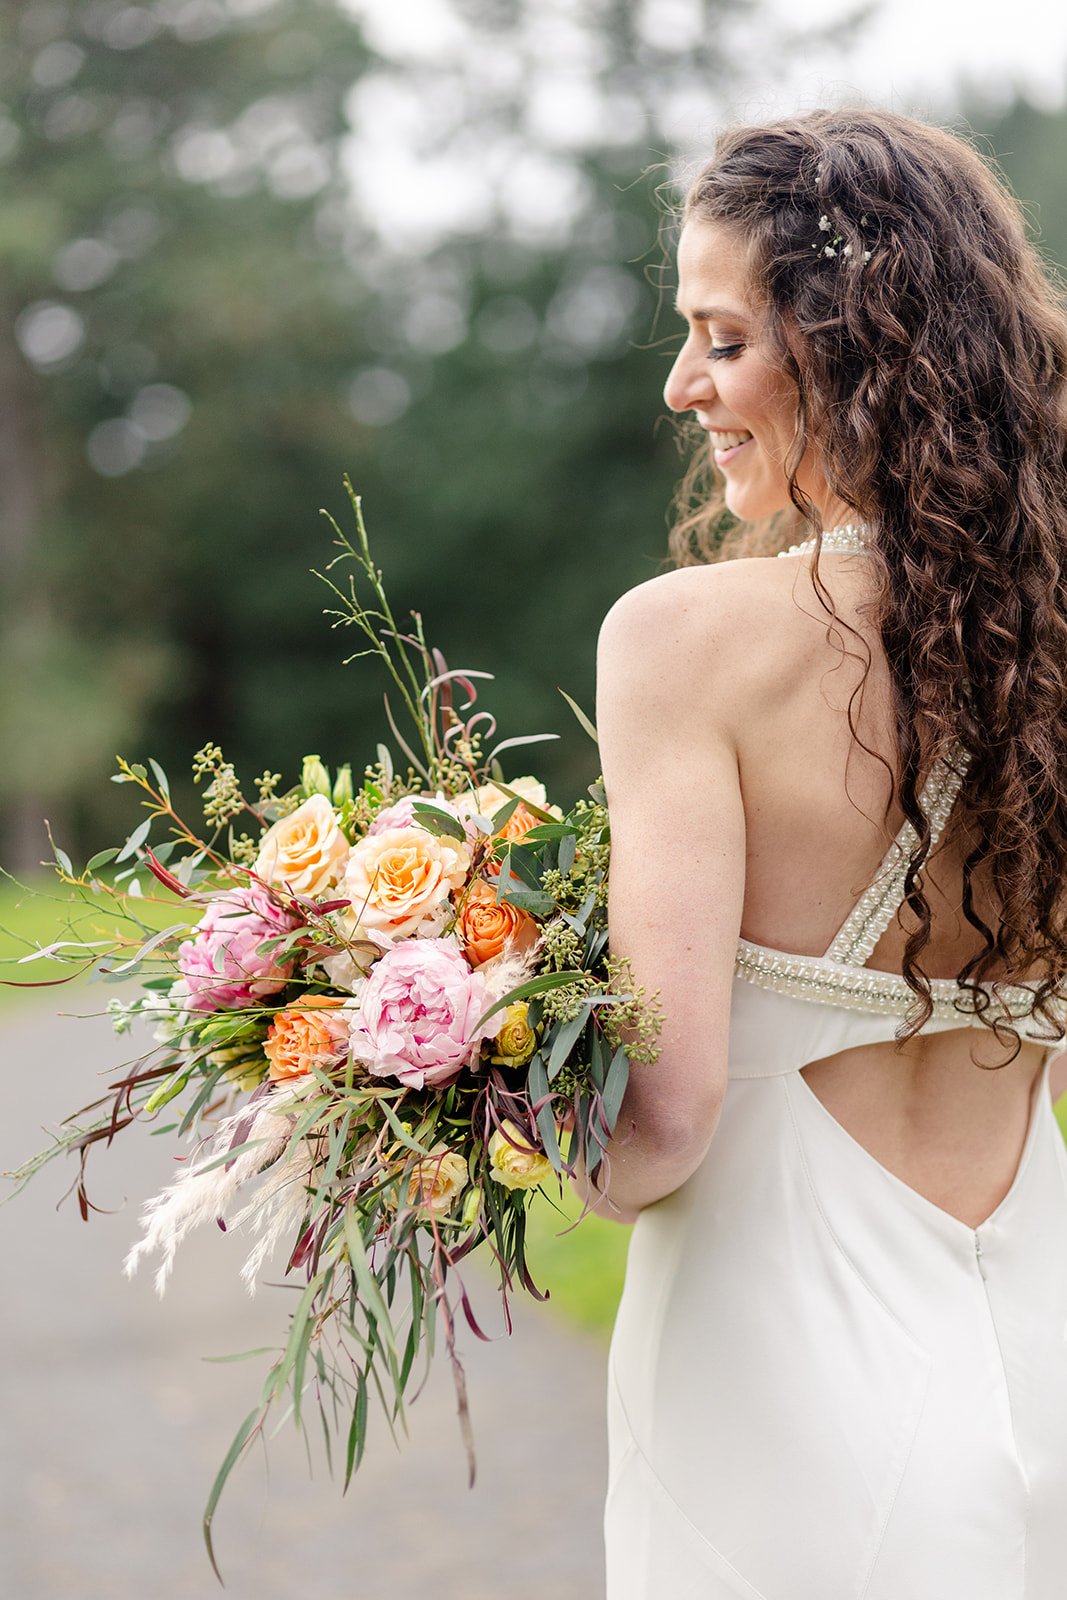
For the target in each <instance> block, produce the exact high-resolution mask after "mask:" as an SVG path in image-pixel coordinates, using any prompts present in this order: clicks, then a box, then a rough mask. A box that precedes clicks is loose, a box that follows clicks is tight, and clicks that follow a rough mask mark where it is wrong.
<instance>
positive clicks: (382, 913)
mask: <svg viewBox="0 0 1067 1600" xmlns="http://www.w3.org/2000/svg"><path fill="white" fill-rule="evenodd" d="M469 868H470V851H469V850H468V848H467V846H466V845H465V844H461V843H460V841H459V840H458V839H449V838H444V837H442V838H438V837H437V835H435V834H432V833H427V832H426V830H425V828H419V827H406V828H387V829H386V830H385V832H384V833H378V834H374V835H368V836H367V837H366V838H365V839H361V840H360V841H359V843H358V844H357V845H354V846H353V848H352V853H351V855H350V856H349V858H348V865H347V866H346V868H345V875H344V877H343V879H342V880H341V882H340V884H339V885H338V887H337V896H338V898H341V897H342V896H343V897H344V898H345V899H347V900H348V901H349V902H350V907H349V909H348V910H347V911H343V912H341V913H340V920H341V923H342V926H343V927H344V930H345V932H346V933H348V934H352V935H354V934H355V933H356V931H357V929H358V930H360V931H361V932H364V933H366V934H369V935H374V934H377V933H381V934H385V935H386V936H387V937H388V938H390V939H405V938H407V937H408V936H409V935H410V934H413V933H415V932H416V930H417V929H418V927H419V925H420V923H423V922H425V921H426V920H427V919H428V918H437V920H438V922H439V921H440V915H441V914H442V913H447V911H448V904H447V902H448V900H449V896H450V895H451V894H453V893H454V892H455V891H456V890H458V889H461V888H462V887H463V884H464V883H465V881H466V877H467V872H468V870H469ZM435 931H436V928H435Z"/></svg>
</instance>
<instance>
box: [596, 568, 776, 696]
mask: <svg viewBox="0 0 1067 1600" xmlns="http://www.w3.org/2000/svg"><path fill="white" fill-rule="evenodd" d="M787 565H788V566H792V563H785V562H778V561H776V560H774V559H767V558H766V557H753V558H740V559H737V560H733V561H723V562H718V563H715V564H713V565H710V566H700V567H680V568H677V569H676V570H674V571H672V572H666V573H663V574H661V575H660V576H658V577H655V578H650V579H649V580H648V582H646V583H641V584H638V585H637V587H636V588H634V589H630V590H628V591H627V593H626V594H624V595H622V596H621V597H620V598H619V599H618V600H617V601H616V602H615V604H614V605H613V606H612V608H611V610H610V611H609V612H608V614H607V616H606V617H605V618H604V622H603V624H602V625H601V629H600V639H599V643H598V649H597V675H598V682H599V684H600V693H603V694H608V695H611V696H613V697H614V696H616V695H618V696H621V697H623V698H624V699H626V700H627V701H628V702H630V704H631V708H632V709H633V710H636V711H639V712H641V713H643V714H645V715H649V716H665V717H668V718H669V719H670V722H671V725H672V727H677V725H678V722H679V720H683V721H684V720H686V719H687V718H689V717H691V716H696V717H697V718H699V719H700V721H701V722H702V723H706V720H707V717H708V714H709V709H710V708H712V707H714V710H715V712H716V713H717V715H716V720H719V721H726V722H729V723H733V724H734V725H735V726H737V725H739V724H740V723H741V722H743V720H744V718H745V717H746V715H747V714H748V713H749V712H750V711H751V710H752V709H753V708H754V706H755V705H757V704H759V703H760V702H761V701H762V698H763V695H764V693H765V690H766V686H767V684H768V683H771V682H775V681H777V682H780V681H781V673H782V667H783V658H784V656H785V655H786V654H788V650H789V640H788V635H789V634H790V632H791V631H792V628H791V626H790V624H789V620H788V619H789V616H790V613H792V612H794V611H795V609H796V608H795V602H794V600H793V598H792V591H793V585H792V581H791V574H789V573H788V572H786V571H784V570H783V568H785V567H786V566H787ZM735 719H736V721H735Z"/></svg>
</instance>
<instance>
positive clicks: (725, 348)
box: [708, 344, 745, 361]
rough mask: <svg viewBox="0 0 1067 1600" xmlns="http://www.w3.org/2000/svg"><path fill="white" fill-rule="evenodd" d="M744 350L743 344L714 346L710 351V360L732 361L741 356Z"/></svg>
mask: <svg viewBox="0 0 1067 1600" xmlns="http://www.w3.org/2000/svg"><path fill="white" fill-rule="evenodd" d="M744 348H745V347H744V345H743V344H713V345H712V346H711V349H710V350H709V351H708V360H709V361H731V360H732V359H733V357H734V356H737V355H740V353H741V351H742V350H743V349H744Z"/></svg>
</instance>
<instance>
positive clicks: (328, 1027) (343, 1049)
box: [263, 994, 348, 1083]
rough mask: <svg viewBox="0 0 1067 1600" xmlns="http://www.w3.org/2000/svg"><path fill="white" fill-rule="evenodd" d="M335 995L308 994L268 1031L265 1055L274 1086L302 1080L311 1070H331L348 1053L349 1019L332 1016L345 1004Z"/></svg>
mask: <svg viewBox="0 0 1067 1600" xmlns="http://www.w3.org/2000/svg"><path fill="white" fill-rule="evenodd" d="M343 1004H344V1001H343V1000H342V999H341V998H340V997H339V996H335V995H325V994H309V995H305V996H304V998H303V999H302V1000H301V1001H300V1003H299V1006H291V1007H290V1008H289V1009H288V1010H286V1011H279V1012H278V1013H277V1015H276V1016H275V1017H274V1019H273V1021H272V1022H271V1025H270V1027H269V1028H268V1030H267V1037H266V1040H265V1041H264V1044H263V1053H264V1055H265V1056H266V1057H267V1060H268V1061H269V1062H270V1067H269V1069H268V1071H269V1074H270V1077H271V1078H272V1079H273V1080H274V1082H275V1083H281V1082H284V1081H287V1080H288V1079H289V1078H300V1077H303V1075H304V1074H305V1073H306V1072H310V1071H311V1069H312V1067H320V1068H322V1067H332V1066H336V1064H337V1063H338V1062H339V1061H341V1060H343V1058H344V1057H345V1056H346V1055H347V1054H348V1019H347V1018H346V1017H343V1016H341V1017H335V1016H330V1014H329V1013H330V1011H331V1010H332V1009H333V1008H334V1007H336V1006H340V1005H343Z"/></svg>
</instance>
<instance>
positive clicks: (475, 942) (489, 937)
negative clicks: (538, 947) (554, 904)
mask: <svg viewBox="0 0 1067 1600" xmlns="http://www.w3.org/2000/svg"><path fill="white" fill-rule="evenodd" d="M457 931H458V933H459V936H460V938H461V939H462V941H463V948H464V950H465V952H466V956H467V960H468V961H469V962H470V964H471V966H472V967H480V966H482V964H483V963H484V962H486V961H492V959H493V957H494V956H498V955H499V954H500V952H501V950H503V948H504V946H505V944H506V943H507V941H508V940H509V939H510V940H511V941H512V948H513V949H515V950H523V951H525V950H531V949H532V948H533V946H534V945H535V944H536V943H537V939H538V927H537V923H536V922H535V921H534V919H533V917H531V915H530V913H529V912H528V911H523V910H521V909H520V908H519V907H518V906H513V905H510V904H509V903H508V901H506V900H501V901H498V900H497V897H496V891H495V889H494V888H493V886H492V884H489V883H484V882H483V881H482V879H481V878H476V879H475V881H474V882H473V883H472V884H471V886H470V889H469V890H468V891H467V896H466V899H465V900H464V902H463V909H462V911H461V912H460V914H459V923H458V927H457Z"/></svg>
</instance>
